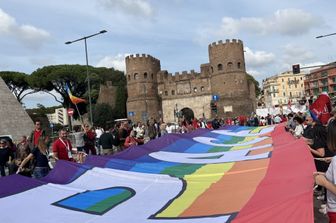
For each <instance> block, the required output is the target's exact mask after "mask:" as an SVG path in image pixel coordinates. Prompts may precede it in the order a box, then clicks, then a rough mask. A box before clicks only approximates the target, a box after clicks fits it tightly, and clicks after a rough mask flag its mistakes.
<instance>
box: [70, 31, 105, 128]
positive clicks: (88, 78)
mask: <svg viewBox="0 0 336 223" xmlns="http://www.w3.org/2000/svg"><path fill="white" fill-rule="evenodd" d="M106 32H107V31H106V30H102V31H100V32H98V33H95V34H92V35H89V36H84V37H82V38H79V39H76V40H72V41H68V42H65V44H67V45H68V44H71V43H74V42H78V41H82V40H84V43H85V57H86V78H87V82H88V91H89V109H90V112H89V113H90V123H91V124H93V121H92V120H93V119H92V103H91V87H90V76H89V58H88V52H87V44H86V39H89V38H91V37H94V36H97V35H100V34H103V33H106Z"/></svg>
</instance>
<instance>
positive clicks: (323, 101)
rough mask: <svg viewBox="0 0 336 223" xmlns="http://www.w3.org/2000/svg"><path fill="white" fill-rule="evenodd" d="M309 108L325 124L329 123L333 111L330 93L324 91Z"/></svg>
mask: <svg viewBox="0 0 336 223" xmlns="http://www.w3.org/2000/svg"><path fill="white" fill-rule="evenodd" d="M309 109H310V111H311V112H312V113H313V114H314V115H315V116H316V117H317V118H318V119H319V120H320V121H321V123H322V124H323V125H325V124H327V122H328V120H329V118H330V112H331V102H330V98H329V96H328V93H325V92H323V93H322V94H320V96H319V97H318V98H317V99H316V101H315V102H314V103H313V104H312V105H311V106H310V108H309Z"/></svg>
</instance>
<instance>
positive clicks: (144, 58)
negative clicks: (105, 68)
mask: <svg viewBox="0 0 336 223" xmlns="http://www.w3.org/2000/svg"><path fill="white" fill-rule="evenodd" d="M125 60H126V63H132V62H139V63H143V62H153V63H160V60H159V59H157V58H155V57H153V56H151V55H149V54H144V53H143V54H139V53H137V54H132V55H129V56H127V57H126V58H125Z"/></svg>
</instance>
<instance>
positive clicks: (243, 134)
mask: <svg viewBox="0 0 336 223" xmlns="http://www.w3.org/2000/svg"><path fill="white" fill-rule="evenodd" d="M274 128H275V126H271V127H266V128H263V129H261V130H260V132H259V133H250V132H251V130H241V131H239V132H233V131H232V130H227V129H224V130H214V131H211V132H213V133H216V134H220V135H228V136H237V137H248V136H260V135H265V134H267V133H270V132H272V131H273V130H274Z"/></svg>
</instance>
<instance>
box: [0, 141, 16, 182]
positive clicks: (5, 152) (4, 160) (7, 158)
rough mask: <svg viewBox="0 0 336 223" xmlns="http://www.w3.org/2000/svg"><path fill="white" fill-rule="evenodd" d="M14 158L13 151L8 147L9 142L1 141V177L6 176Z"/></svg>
mask: <svg viewBox="0 0 336 223" xmlns="http://www.w3.org/2000/svg"><path fill="white" fill-rule="evenodd" d="M13 158H14V154H13V151H12V150H11V149H10V148H9V147H8V142H7V141H6V140H5V139H1V140H0V173H1V176H2V177H4V176H6V171H5V167H7V165H8V163H9V162H11V160H12V159H13Z"/></svg>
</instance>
